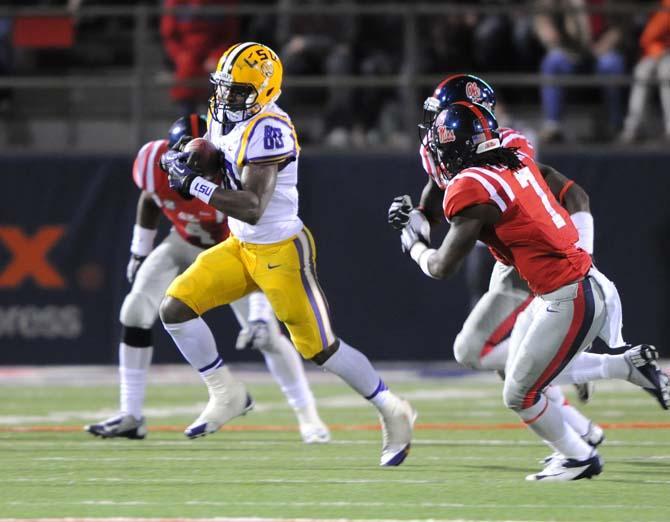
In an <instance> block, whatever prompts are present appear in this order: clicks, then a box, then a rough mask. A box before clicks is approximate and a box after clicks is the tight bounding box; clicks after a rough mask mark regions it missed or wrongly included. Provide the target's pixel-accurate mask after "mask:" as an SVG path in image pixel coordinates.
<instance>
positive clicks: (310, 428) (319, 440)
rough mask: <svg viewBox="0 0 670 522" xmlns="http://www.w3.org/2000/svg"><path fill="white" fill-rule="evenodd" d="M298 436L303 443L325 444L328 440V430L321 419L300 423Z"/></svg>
mask: <svg viewBox="0 0 670 522" xmlns="http://www.w3.org/2000/svg"><path fill="white" fill-rule="evenodd" d="M300 437H302V441H303V442H304V443H305V444H327V443H328V442H330V430H329V429H328V426H326V425H325V424H324V423H323V422H321V420H319V422H314V423H312V422H310V423H307V422H305V423H301V424H300Z"/></svg>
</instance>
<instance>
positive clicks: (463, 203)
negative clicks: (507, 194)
mask: <svg viewBox="0 0 670 522" xmlns="http://www.w3.org/2000/svg"><path fill="white" fill-rule="evenodd" d="M490 203H494V201H493V200H492V199H491V194H490V193H489V191H488V190H487V189H486V187H485V186H484V184H482V183H481V182H480V181H479V180H477V179H476V178H475V177H470V176H467V170H465V171H463V172H462V173H461V174H460V175H459V176H458V177H457V178H454V180H453V181H452V182H451V183H449V186H448V187H447V190H446V191H445V193H444V200H443V202H442V208H443V209H444V216H445V217H446V218H447V219H451V218H452V217H453V216H455V215H456V214H458V213H459V212H460V211H461V210H463V209H465V208H468V207H471V206H473V205H482V204H490Z"/></svg>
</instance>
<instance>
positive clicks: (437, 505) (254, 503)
mask: <svg viewBox="0 0 670 522" xmlns="http://www.w3.org/2000/svg"><path fill="white" fill-rule="evenodd" d="M5 505H7V506H32V507H35V506H43V505H49V506H161V507H164V506H185V507H188V506H209V507H256V508H259V507H270V508H273V507H284V508H286V507H288V508H301V507H311V508H319V507H343V508H349V507H356V508H376V507H379V508H385V509H392V508H398V509H403V508H405V509H406V508H416V507H421V508H433V509H494V510H498V509H512V508H517V509H550V508H555V507H556V506H555V504H552V503H550V502H548V503H544V504H543V503H533V504H530V503H529V504H517V503H512V504H504V503H491V504H481V503H479V502H475V503H472V504H467V503H462V502H386V501H378V502H371V501H355V502H350V501H343V500H337V501H264V500H249V501H226V500H187V501H184V502H170V501H145V500H127V501H116V500H108V499H96V500H93V499H91V500H78V501H63V500H49V501H38V500H33V501H10V502H7V503H6V504H5ZM574 508H575V509H580V510H583V509H588V510H599V511H614V510H620V509H636V510H645V511H649V510H659V509H662V510H665V509H667V504H665V503H662V504H652V503H645V504H604V503H603V504H580V505H579V506H574Z"/></svg>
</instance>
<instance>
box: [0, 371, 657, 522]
mask: <svg viewBox="0 0 670 522" xmlns="http://www.w3.org/2000/svg"><path fill="white" fill-rule="evenodd" d="M110 372H113V370H111V369H110ZM392 384H393V388H394V389H395V390H397V391H399V392H401V393H402V394H404V395H405V396H407V397H408V398H410V399H411V401H412V403H413V404H414V405H415V406H416V408H417V409H418V411H419V415H420V416H419V419H418V426H417V430H416V438H415V442H414V445H413V448H412V452H411V455H410V457H409V458H408V460H407V461H406V463H405V464H404V465H403V466H401V467H399V468H394V469H384V468H380V467H379V466H378V465H377V464H378V459H379V450H380V433H379V432H378V431H376V430H375V429H371V427H373V426H375V425H376V417H375V414H374V410H373V409H372V408H370V407H369V406H368V405H366V404H365V402H364V401H362V400H360V399H358V398H357V397H356V396H355V394H354V393H353V392H351V391H350V390H349V389H348V388H346V387H345V386H342V385H339V384H334V383H331V382H318V383H317V384H315V385H314V386H313V389H314V391H315V394H316V395H317V398H318V400H319V405H320V411H321V415H322V417H323V418H324V420H325V421H326V422H327V423H328V424H330V425H332V426H333V428H334V429H333V442H332V443H331V444H328V445H318V446H306V445H304V444H302V443H301V442H300V441H299V435H298V433H297V431H295V424H294V417H293V414H292V412H291V411H290V409H289V408H288V406H287V405H286V404H285V402H284V401H283V399H282V397H281V395H280V393H279V392H278V390H277V387H276V386H275V385H273V384H271V383H269V382H264V381H263V380H262V379H261V380H255V381H254V382H252V383H251V384H249V386H248V387H249V390H250V392H251V393H252V394H253V395H254V397H255V399H256V401H257V404H258V408H257V410H256V411H254V412H251V413H250V414H249V415H247V416H246V417H243V418H240V419H236V420H235V421H233V422H232V423H231V425H230V428H231V429H232V428H236V427H237V429H238V430H240V431H232V430H230V431H228V430H227V431H223V432H220V433H217V434H215V435H212V436H209V437H206V438H203V439H198V440H194V441H189V440H187V439H186V438H185V437H184V436H183V435H182V434H181V433H180V431H181V429H182V428H183V427H184V426H186V425H187V424H188V423H189V422H190V421H191V420H193V418H194V417H195V415H197V411H198V409H199V406H200V405H199V404H198V403H202V402H203V400H204V396H205V390H204V388H203V387H202V386H201V385H199V384H197V383H193V384H191V383H189V384H184V385H152V386H151V387H150V389H149V391H148V394H147V397H148V399H147V411H148V412H154V417H151V416H149V429H150V433H149V437H148V438H147V439H146V440H144V441H129V440H125V439H123V440H119V439H113V440H101V439H95V438H93V437H92V436H90V435H88V434H86V433H84V432H83V431H80V430H79V427H80V426H81V425H83V424H84V423H85V422H86V421H88V422H90V421H98V420H101V418H102V417H95V416H94V415H95V414H98V415H102V414H103V413H104V414H107V413H110V412H112V411H113V410H114V408H115V405H116V401H117V398H116V397H117V390H116V387H115V386H114V385H112V384H101V385H100V386H86V387H82V386H63V385H56V386H18V387H8V386H5V387H0V394H1V395H2V401H1V404H0V479H1V481H2V487H1V488H0V518H12V517H15V518H36V517H54V518H55V517H72V518H81V517H176V518H184V517H189V518H212V517H269V518H311V519H334V518H336V519H389V520H399V519H443V520H535V521H548V520H556V521H576V520H584V521H586V520H603V521H608V522H617V521H622V522H623V521H633V520H634V521H659V522H660V521H666V520H668V514H667V509H668V506H669V505H670V504H669V502H670V501H669V499H670V437H668V435H669V434H670V423H669V422H668V421H670V415H669V414H668V412H664V411H662V410H661V409H660V408H659V407H658V405H657V404H656V403H655V402H654V401H653V399H651V397H649V396H648V395H647V394H645V393H643V392H641V391H639V390H637V389H635V388H633V387H632V386H629V385H627V384H623V385H621V386H613V385H607V386H601V387H600V389H598V391H597V394H596V396H595V397H594V399H593V401H592V403H591V404H589V405H586V406H584V407H583V408H581V409H582V411H584V413H585V414H587V415H589V416H590V417H592V418H593V419H594V420H596V421H597V422H599V423H601V424H603V425H609V426H610V428H609V429H607V430H606V431H607V441H606V443H605V445H604V446H603V447H602V450H601V454H602V455H603V457H604V459H605V471H604V473H603V474H602V475H600V476H599V477H597V478H596V479H595V480H582V481H577V482H572V483H562V484H545V483H527V482H525V481H524V476H525V475H526V474H528V473H532V472H534V471H536V470H538V469H540V467H541V466H540V464H539V463H538V459H540V458H542V457H544V456H545V455H546V454H547V453H548V450H547V448H546V447H545V446H543V445H542V444H541V443H540V442H539V441H538V440H537V439H536V438H535V437H534V436H533V435H532V434H531V433H530V432H528V431H527V430H526V429H525V428H522V427H519V426H518V423H517V420H516V418H515V417H514V416H513V415H512V414H511V413H509V412H507V411H506V410H505V409H504V408H503V407H502V405H501V399H500V391H501V390H500V388H501V385H500V383H498V382H497V381H495V380H494V379H492V378H481V377H477V378H471V377H463V378H456V379H454V378H452V379H426V378H420V377H419V376H417V377H416V378H410V379H408V380H402V381H401V382H396V383H392ZM567 392H568V395H569V397H570V398H573V397H574V396H573V394H572V393H571V391H570V390H567ZM103 408H105V409H107V410H109V411H105V412H103V411H101V410H102V409H103ZM191 410H192V411H191ZM87 415H90V416H91V418H86V416H87ZM633 423H635V424H633ZM633 425H635V426H637V427H635V428H631V426H633ZM622 426H623V427H628V429H622V428H621V427H622ZM18 428H24V429H31V430H35V429H38V430H40V429H51V428H53V429H56V428H57V429H62V430H64V431H53V432H51V431H26V432H17V431H13V430H16V429H18ZM152 428H153V430H152Z"/></svg>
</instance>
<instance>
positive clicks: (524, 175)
mask: <svg viewBox="0 0 670 522" xmlns="http://www.w3.org/2000/svg"><path fill="white" fill-rule="evenodd" d="M519 158H520V159H522V160H523V165H524V166H523V168H521V169H519V170H518V171H515V172H513V171H511V170H510V169H508V168H506V167H492V166H487V167H470V168H467V169H464V170H462V171H461V172H459V173H458V175H456V176H455V177H454V178H452V179H451V181H450V182H449V185H448V186H447V190H446V191H445V194H444V202H443V207H444V215H445V216H446V218H447V219H451V218H452V217H454V216H456V215H457V214H458V213H459V212H461V211H462V210H464V209H466V208H468V207H471V206H473V205H481V204H485V205H493V206H495V207H497V208H498V209H499V210H500V212H501V216H500V220H499V221H498V222H497V223H496V224H495V225H493V226H487V227H485V228H484V229H483V230H482V233H481V237H480V239H481V240H482V241H483V242H484V243H486V244H487V245H488V247H489V249H490V250H491V252H492V253H493V255H494V256H495V257H496V258H497V259H498V260H499V261H501V262H503V263H505V264H507V265H514V267H515V268H516V269H517V271H518V272H519V274H520V275H521V277H522V278H523V279H525V280H526V281H527V282H528V286H529V287H530V289H531V290H532V291H533V292H534V293H535V294H546V293H549V292H552V291H554V290H556V289H558V288H560V287H562V286H564V285H566V284H568V283H573V282H575V281H578V280H580V279H582V278H583V277H584V276H585V275H586V273H587V272H588V271H589V268H590V267H591V256H590V255H589V254H588V253H587V252H585V251H584V250H582V249H581V248H578V247H577V246H575V243H576V242H577V239H578V238H579V235H578V232H577V229H576V228H575V226H574V225H573V224H572V220H571V219H570V216H569V215H568V213H567V211H566V210H565V209H564V208H563V207H561V206H560V205H559V204H558V201H556V198H555V197H554V196H553V194H552V193H551V191H550V190H549V187H548V186H547V184H546V182H545V181H544V178H543V177H542V174H540V171H539V169H538V168H537V166H536V165H535V162H534V161H533V160H532V159H530V158H528V157H526V156H523V155H519Z"/></svg>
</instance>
